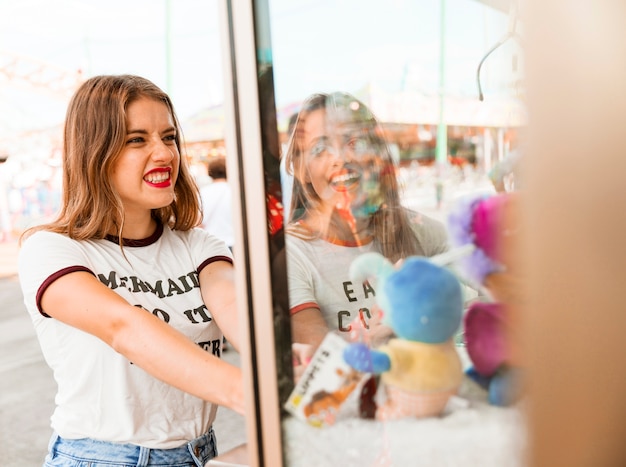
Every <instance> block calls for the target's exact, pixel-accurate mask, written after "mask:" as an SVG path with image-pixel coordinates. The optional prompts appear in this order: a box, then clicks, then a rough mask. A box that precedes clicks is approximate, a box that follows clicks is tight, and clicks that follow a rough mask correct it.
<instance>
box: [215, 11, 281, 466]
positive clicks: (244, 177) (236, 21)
mask: <svg viewBox="0 0 626 467" xmlns="http://www.w3.org/2000/svg"><path fill="white" fill-rule="evenodd" d="M220 15H221V22H220V24H221V25H222V39H223V40H222V43H223V44H224V49H223V63H224V84H225V99H224V108H225V117H226V118H225V123H226V124H225V141H226V151H227V170H228V173H229V181H230V180H232V181H233V185H232V186H233V195H234V196H233V210H234V219H235V229H236V245H237V247H236V248H237V249H236V250H235V268H236V271H237V276H236V279H237V287H238V297H240V298H241V300H240V301H239V317H240V324H241V328H242V344H241V347H242V348H241V349H240V355H241V365H242V369H243V372H244V383H245V390H246V394H247V400H246V429H247V438H248V448H247V451H248V458H249V465H250V466H251V467H257V466H259V467H261V466H271V467H282V465H283V460H282V459H283V458H282V442H281V420H280V410H279V399H278V383H277V381H278V378H277V371H276V364H275V362H276V358H275V355H274V354H275V349H274V345H273V343H274V341H275V339H274V328H273V322H274V321H273V316H272V313H273V311H272V292H271V290H272V287H271V274H270V257H269V245H268V232H267V227H266V226H267V218H266V204H265V199H266V194H265V185H264V177H263V174H264V168H263V158H262V154H263V148H262V144H261V122H260V112H259V96H258V79H257V78H258V70H257V58H256V49H257V47H256V44H255V34H254V32H255V24H254V2H252V1H241V0H221V1H220ZM231 174H232V175H231ZM261 340H262V341H263V342H270V343H272V345H264V346H261V345H259V342H260V341H261ZM261 347H262V348H263V353H257V352H256V349H258V348H261Z"/></svg>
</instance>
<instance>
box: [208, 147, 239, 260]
mask: <svg viewBox="0 0 626 467" xmlns="http://www.w3.org/2000/svg"><path fill="white" fill-rule="evenodd" d="M208 173H209V177H211V183H209V184H208V185H205V186H204V187H202V188H201V189H200V197H201V199H202V214H203V219H202V227H203V228H204V229H205V230H207V231H208V232H210V233H211V234H213V235H215V236H216V237H217V238H219V239H220V240H222V241H223V242H224V243H226V246H228V248H230V251H233V246H234V244H235V234H234V232H233V212H232V201H231V192H230V186H229V185H228V181H227V175H226V157H224V156H216V157H213V158H212V159H211V160H210V162H209V168H208Z"/></svg>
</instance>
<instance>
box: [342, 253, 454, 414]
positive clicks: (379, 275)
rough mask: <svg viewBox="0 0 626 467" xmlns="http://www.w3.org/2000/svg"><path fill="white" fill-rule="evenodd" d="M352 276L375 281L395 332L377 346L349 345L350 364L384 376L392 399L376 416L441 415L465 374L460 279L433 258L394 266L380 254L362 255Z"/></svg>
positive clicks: (385, 315)
mask: <svg viewBox="0 0 626 467" xmlns="http://www.w3.org/2000/svg"><path fill="white" fill-rule="evenodd" d="M350 275H351V277H352V278H353V280H354V281H355V282H357V281H358V282H364V281H366V280H368V281H370V282H371V283H372V284H373V285H375V289H376V301H377V305H378V306H379V308H380V309H381V311H382V316H383V318H382V322H383V324H386V325H388V326H390V327H391V328H392V330H393V331H394V333H395V337H394V338H392V339H390V340H389V341H388V342H387V343H386V344H384V345H382V346H380V347H378V348H376V349H372V348H370V347H369V346H368V345H367V344H366V343H363V342H354V343H351V344H349V345H348V347H347V348H346V349H345V350H344V359H345V361H346V362H347V363H348V364H349V365H350V366H352V367H353V368H355V369H356V370H358V371H361V372H365V373H371V374H376V375H381V376H380V379H381V382H382V387H383V388H384V391H385V394H386V400H385V402H384V403H382V404H379V405H378V407H377V409H376V413H375V416H376V418H377V419H379V420H390V419H397V418H403V417H429V416H436V415H439V414H441V413H442V412H443V410H444V408H445V407H446V404H447V403H448V400H449V398H450V397H451V396H453V395H454V394H456V393H457V391H458V388H459V386H460V384H461V381H462V379H463V368H462V364H461V360H460V358H459V354H458V353H457V350H456V348H455V344H454V339H453V338H454V335H455V334H456V333H457V332H458V331H459V328H460V326H461V319H462V313H463V294H462V288H461V284H460V282H459V280H458V279H457V277H456V276H455V275H454V274H453V273H452V272H451V271H449V270H448V269H446V268H444V267H441V266H438V265H437V264H435V263H433V262H432V261H430V260H429V259H426V258H423V257H409V258H407V259H405V260H404V261H403V262H402V263H401V264H400V265H398V266H394V265H392V264H391V262H389V261H388V260H387V259H386V258H385V257H384V256H382V255H380V254H378V253H366V254H364V255H361V256H359V257H358V258H357V259H356V260H355V261H354V262H353V263H352V265H351V269H350Z"/></svg>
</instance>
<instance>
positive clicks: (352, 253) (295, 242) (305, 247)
mask: <svg viewBox="0 0 626 467" xmlns="http://www.w3.org/2000/svg"><path fill="white" fill-rule="evenodd" d="M413 228H414V231H415V234H416V241H417V242H418V245H419V247H420V248H421V252H420V254H423V255H424V256H429V257H430V256H434V255H436V254H439V253H443V252H444V251H446V250H447V249H448V244H447V236H446V230H445V226H444V225H443V224H442V223H440V222H439V221H436V220H434V219H431V218H429V217H426V216H421V215H420V216H418V218H417V220H416V224H415V225H413ZM288 232H289V231H287V235H285V248H286V257H287V278H288V284H289V309H290V313H291V314H294V313H297V312H299V311H301V310H304V309H307V308H319V309H320V311H321V312H322V315H323V316H324V320H325V321H326V324H327V325H328V327H329V329H332V330H335V329H336V330H339V331H341V332H349V331H350V330H351V327H350V323H351V322H352V321H353V320H354V319H355V318H359V319H362V320H363V324H366V323H367V321H368V320H369V318H370V313H371V311H372V307H373V306H374V304H375V303H376V290H375V289H374V287H373V286H372V285H371V284H369V283H366V284H365V285H363V284H356V283H353V282H352V281H351V280H350V276H349V270H350V265H351V264H352V261H354V259H355V258H357V257H358V256H360V255H362V254H363V253H367V252H370V251H376V252H380V251H381V250H380V245H379V243H378V242H377V241H373V242H370V243H368V244H365V245H362V246H347V245H340V244H334V243H330V242H328V241H325V240H321V239H315V240H303V239H301V238H298V237H295V236H293V235H291V234H289V233H288Z"/></svg>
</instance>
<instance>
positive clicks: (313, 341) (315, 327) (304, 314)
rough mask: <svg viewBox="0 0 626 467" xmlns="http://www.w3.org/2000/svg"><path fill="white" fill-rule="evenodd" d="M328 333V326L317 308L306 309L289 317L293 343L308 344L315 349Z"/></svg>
mask: <svg viewBox="0 0 626 467" xmlns="http://www.w3.org/2000/svg"><path fill="white" fill-rule="evenodd" d="M328 332H329V329H328V325H327V324H326V321H324V317H323V316H322V313H321V311H320V310H319V309H318V308H306V309H304V310H300V311H298V312H297V313H294V314H293V315H291V340H292V341H293V342H297V343H299V344H308V345H311V346H312V347H313V348H314V349H317V347H318V346H319V345H320V343H321V342H322V341H323V340H324V337H325V336H326V334H328Z"/></svg>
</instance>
